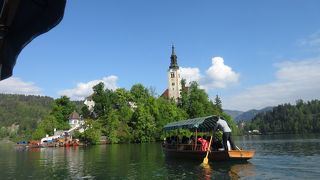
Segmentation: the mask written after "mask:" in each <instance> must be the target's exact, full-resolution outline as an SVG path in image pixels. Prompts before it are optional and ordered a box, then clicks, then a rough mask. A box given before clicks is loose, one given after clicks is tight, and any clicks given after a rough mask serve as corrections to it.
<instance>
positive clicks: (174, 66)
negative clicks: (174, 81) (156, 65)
mask: <svg viewBox="0 0 320 180" xmlns="http://www.w3.org/2000/svg"><path fill="white" fill-rule="evenodd" d="M170 59H171V63H170V66H169V68H170V69H177V68H179V66H178V62H177V59H178V57H177V55H176V53H175V51H174V45H172V52H171V57H170Z"/></svg>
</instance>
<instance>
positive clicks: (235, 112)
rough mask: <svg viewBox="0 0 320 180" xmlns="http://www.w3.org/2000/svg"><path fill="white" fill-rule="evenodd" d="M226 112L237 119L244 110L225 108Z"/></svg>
mask: <svg viewBox="0 0 320 180" xmlns="http://www.w3.org/2000/svg"><path fill="white" fill-rule="evenodd" d="M223 111H224V112H225V113H227V114H228V115H229V116H231V117H232V119H235V118H236V117H237V116H239V115H241V114H242V113H244V112H243V111H237V110H228V109H224V110H223Z"/></svg>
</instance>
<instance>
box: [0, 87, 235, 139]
mask: <svg viewBox="0 0 320 180" xmlns="http://www.w3.org/2000/svg"><path fill="white" fill-rule="evenodd" d="M182 83H183V88H182V91H181V98H180V99H179V103H178V104H177V103H176V102H175V101H173V100H168V99H165V98H163V97H159V98H156V97H154V96H153V95H155V92H154V89H152V88H149V89H148V88H146V87H144V86H143V85H142V84H135V85H133V86H132V88H131V89H130V91H127V90H126V89H123V88H120V89H117V90H110V89H105V85H104V84H103V83H99V84H97V85H96V86H94V87H93V94H92V96H91V97H92V100H93V101H94V102H95V107H94V111H93V113H91V112H90V111H89V110H88V108H87V107H86V106H82V107H81V105H80V104H81V103H82V102H76V103H77V104H75V103H74V102H72V101H70V99H69V98H68V97H66V96H62V97H60V98H58V99H56V100H54V101H51V104H52V109H51V112H50V111H47V114H46V115H45V116H43V117H42V118H41V119H38V122H39V123H38V124H37V122H33V121H31V122H29V121H26V122H28V123H27V124H26V126H25V128H22V129H20V128H19V129H20V131H21V132H24V134H26V135H27V136H30V137H31V136H32V138H33V139H40V138H43V137H45V135H46V134H48V135H53V129H54V128H57V129H58V130H66V129H69V128H70V127H69V124H68V118H69V115H70V114H71V113H72V112H73V111H75V110H77V109H81V113H82V115H83V117H85V118H86V119H87V120H86V124H85V132H84V133H79V132H75V133H74V135H73V136H74V137H78V138H80V139H81V140H82V141H84V142H86V143H90V144H98V143H99V142H100V136H101V135H104V136H106V137H107V141H108V142H109V143H122V142H151V141H156V140H159V139H160V138H161V137H163V132H162V128H163V126H164V125H166V124H167V123H170V122H173V121H178V120H184V119H188V118H194V117H203V116H208V115H213V114H215V115H217V114H219V113H221V112H220V111H219V107H220V106H221V101H220V104H219V105H218V106H219V107H218V106H217V105H216V104H213V102H212V101H210V100H209V98H208V95H207V93H206V92H205V91H204V90H203V89H200V88H199V86H198V84H197V83H196V82H192V83H191V84H190V87H186V86H185V81H182ZM0 102H1V101H0ZM0 111H1V109H0ZM92 114H94V116H93V117H92ZM224 115H225V114H224ZM225 116H226V115H225ZM91 117H92V118H93V119H90V118H91ZM228 118H229V119H228ZM226 119H227V120H228V122H229V121H230V122H229V123H230V124H231V126H232V129H233V130H234V128H235V126H233V125H232V123H233V121H232V120H231V118H230V117H226ZM233 124H234V123H233ZM32 128H33V131H30V129H32ZM234 131H235V130H234ZM31 132H32V133H31ZM180 133H181V135H187V136H190V131H185V130H181V131H180ZM6 134H7V135H8V134H11V135H12V136H15V135H16V132H15V131H8V129H7V128H1V129H0V137H1V136H5V135H6Z"/></svg>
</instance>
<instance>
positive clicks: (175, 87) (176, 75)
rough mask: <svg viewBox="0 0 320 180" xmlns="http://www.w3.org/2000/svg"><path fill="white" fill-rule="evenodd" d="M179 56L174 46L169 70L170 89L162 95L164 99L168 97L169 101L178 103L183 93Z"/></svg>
mask: <svg viewBox="0 0 320 180" xmlns="http://www.w3.org/2000/svg"><path fill="white" fill-rule="evenodd" d="M177 59H178V58H177V55H176V53H175V50H174V46H173V45H172V52H171V57H170V60H171V62H170V66H169V69H168V89H166V90H165V92H164V93H163V94H162V96H164V97H168V98H169V99H174V100H175V101H176V102H177V101H178V98H180V91H181V88H182V87H181V73H180V69H179V66H178V61H177Z"/></svg>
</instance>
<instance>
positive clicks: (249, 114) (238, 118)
mask: <svg viewBox="0 0 320 180" xmlns="http://www.w3.org/2000/svg"><path fill="white" fill-rule="evenodd" d="M272 108H273V107H265V108H263V109H260V110H256V109H252V110H249V111H246V112H243V113H242V114H240V115H238V116H236V117H235V119H234V120H235V121H236V122H239V121H251V120H252V119H253V118H254V117H255V116H256V115H257V114H259V113H263V112H268V111H271V110H272Z"/></svg>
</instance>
